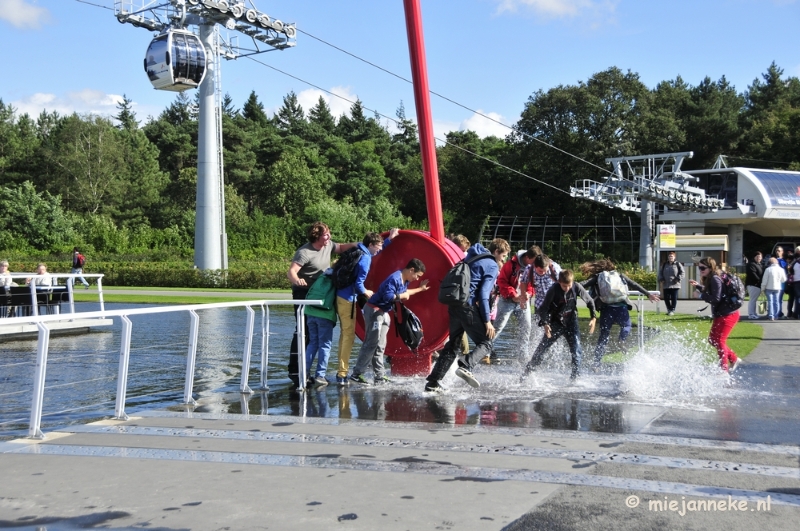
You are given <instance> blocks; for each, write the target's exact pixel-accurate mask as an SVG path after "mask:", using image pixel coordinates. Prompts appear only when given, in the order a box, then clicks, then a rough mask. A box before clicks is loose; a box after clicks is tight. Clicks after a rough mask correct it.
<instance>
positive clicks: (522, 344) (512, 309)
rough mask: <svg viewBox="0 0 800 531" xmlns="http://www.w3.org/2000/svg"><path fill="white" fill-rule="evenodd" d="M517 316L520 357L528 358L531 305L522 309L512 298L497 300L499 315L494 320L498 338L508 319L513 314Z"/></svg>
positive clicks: (495, 336) (521, 358)
mask: <svg viewBox="0 0 800 531" xmlns="http://www.w3.org/2000/svg"><path fill="white" fill-rule="evenodd" d="M512 314H513V315H514V317H516V318H517V341H516V343H517V349H518V357H519V359H520V360H523V361H524V360H527V358H528V349H529V344H530V337H531V311H530V307H526V308H525V309H522V308H520V307H519V303H518V302H514V301H513V300H511V299H500V300H498V301H497V317H496V318H495V320H494V329H495V335H494V338H495V339H497V338H498V337H499V336H500V332H502V331H503V329H504V328H505V327H506V324H508V319H509V318H510V317H511V315H512Z"/></svg>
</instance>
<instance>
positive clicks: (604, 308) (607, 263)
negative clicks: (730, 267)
mask: <svg viewBox="0 0 800 531" xmlns="http://www.w3.org/2000/svg"><path fill="white" fill-rule="evenodd" d="M673 254H674V253H673ZM673 261H674V259H673ZM616 269H617V268H616V266H615V265H614V262H612V261H611V260H606V259H604V260H597V261H595V262H586V263H585V264H583V265H582V266H581V273H583V275H584V276H585V277H587V279H586V280H585V281H583V283H582V285H583V287H584V288H586V290H587V291H588V292H589V293H590V294H592V298H593V300H594V305H595V309H596V310H598V311H599V312H600V338H599V339H598V340H597V347H595V351H594V369H598V368H599V367H600V363H601V362H602V360H603V355H604V354H605V352H606V346H607V345H608V338H609V336H610V335H611V327H612V326H613V325H615V324H618V325H619V327H620V330H619V342H620V345H621V347H622V348H623V349H625V348H626V347H625V340H626V339H627V338H628V334H630V333H631V327H632V323H631V314H630V310H631V309H632V308H633V306H631V303H630V301H629V300H628V293H629V292H630V291H631V290H635V291H638V292H639V293H641V294H642V295H644V296H646V297H647V298H648V299H650V302H658V301H659V300H660V299H659V297H658V295H654V294H651V293H650V292H649V291H647V290H646V289H645V288H644V287H642V286H641V285H639V284H637V283H636V282H634V281H633V279H631V278H628V277H627V276H625V275H623V274H622V273H619V272H617V270H616ZM611 272H614V273H613V274H611ZM604 273H608V274H607V275H604ZM601 275H602V276H603V277H605V279H606V280H607V279H611V280H610V281H608V282H607V283H605V285H606V286H609V287H607V288H601V279H600V277H601ZM615 277H616V278H615ZM615 281H617V282H618V284H617V285H616V286H615V285H614V282H615ZM606 289H607V290H609V293H604V291H605V290H606ZM615 290H616V291H617V292H616V293H614V291H615ZM639 311H640V312H641V311H643V309H642V308H639Z"/></svg>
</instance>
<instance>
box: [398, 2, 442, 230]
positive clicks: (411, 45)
mask: <svg viewBox="0 0 800 531" xmlns="http://www.w3.org/2000/svg"><path fill="white" fill-rule="evenodd" d="M403 4H404V7H405V12H406V32H407V33H408V53H409V55H410V56H411V76H412V80H413V81H414V103H415V105H416V108H417V125H418V126H419V146H420V151H421V152H422V177H423V179H424V181H425V200H426V204H427V207H428V226H429V227H430V231H431V237H432V238H433V239H434V240H436V241H437V242H440V243H444V241H445V238H444V218H443V217H442V197H441V195H440V194H439V170H438V169H437V166H436V143H435V140H434V136H433V118H432V116H431V99H430V91H429V90H428V65H427V63H426V61H425V39H424V37H423V34H422V10H421V9H420V5H419V0H403Z"/></svg>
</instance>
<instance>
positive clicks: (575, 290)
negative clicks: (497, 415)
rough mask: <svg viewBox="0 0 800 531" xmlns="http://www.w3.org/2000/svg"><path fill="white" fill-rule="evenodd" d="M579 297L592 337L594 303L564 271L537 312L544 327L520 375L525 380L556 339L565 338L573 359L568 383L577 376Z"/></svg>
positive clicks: (579, 350) (579, 343)
mask: <svg viewBox="0 0 800 531" xmlns="http://www.w3.org/2000/svg"><path fill="white" fill-rule="evenodd" d="M578 297H580V298H581V299H583V302H585V303H586V306H587V307H588V308H589V314H590V321H589V334H590V335H591V334H593V333H594V326H595V323H596V322H597V317H596V315H595V308H594V301H593V300H592V297H591V296H589V293H588V292H587V291H586V289H585V288H584V287H583V286H581V285H580V284H578V283H577V282H575V275H574V273H573V272H572V271H571V270H569V269H564V270H562V271H561V272H560V273H559V274H558V282H557V283H556V284H553V285H552V286H551V287H550V289H549V290H547V294H545V297H544V302H542V305H541V306H540V307H539V309H538V310H537V314H538V317H539V322H540V323H541V324H542V326H543V327H544V337H542V341H541V342H540V343H539V346H538V347H536V350H535V351H534V352H533V356H531V359H530V361H528V364H527V365H526V366H525V371H524V372H523V374H522V379H523V380H524V379H525V378H526V377H527V376H528V375H529V374H530V373H532V372H533V371H535V370H536V368H537V367H538V366H539V364H541V363H542V358H543V357H544V353H545V352H547V350H548V349H549V348H550V347H551V346H553V344H554V343H555V342H556V341H557V340H558V338H559V337H561V336H564V339H566V340H567V344H568V345H569V351H570V354H571V355H572V372H571V373H570V380H575V379H576V378H577V377H578V376H579V375H580V368H581V358H582V356H583V350H582V349H581V336H580V330H579V329H578Z"/></svg>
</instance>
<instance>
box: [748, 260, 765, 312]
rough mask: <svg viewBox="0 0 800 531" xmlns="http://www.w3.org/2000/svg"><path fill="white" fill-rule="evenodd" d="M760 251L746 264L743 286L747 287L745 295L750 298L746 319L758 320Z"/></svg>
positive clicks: (761, 275) (761, 271) (761, 274)
mask: <svg viewBox="0 0 800 531" xmlns="http://www.w3.org/2000/svg"><path fill="white" fill-rule="evenodd" d="M762 258H763V257H762V255H761V251H756V254H754V255H753V259H752V260H750V261H749V262H747V275H746V276H745V279H744V285H745V286H746V287H747V294H748V295H749V296H750V303H749V304H748V305H747V318H748V319H758V311H757V310H756V308H758V298H759V297H760V296H761V279H762V277H763V276H764V266H762V265H761V260H762Z"/></svg>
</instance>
